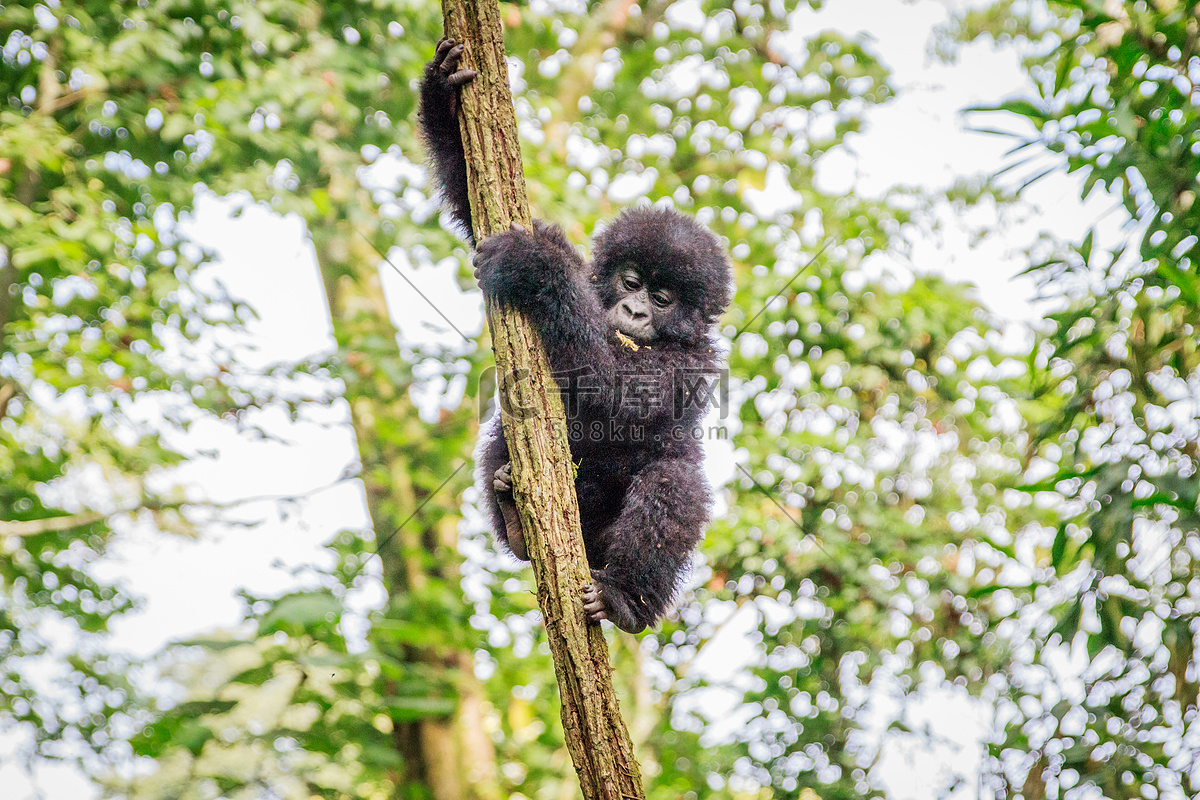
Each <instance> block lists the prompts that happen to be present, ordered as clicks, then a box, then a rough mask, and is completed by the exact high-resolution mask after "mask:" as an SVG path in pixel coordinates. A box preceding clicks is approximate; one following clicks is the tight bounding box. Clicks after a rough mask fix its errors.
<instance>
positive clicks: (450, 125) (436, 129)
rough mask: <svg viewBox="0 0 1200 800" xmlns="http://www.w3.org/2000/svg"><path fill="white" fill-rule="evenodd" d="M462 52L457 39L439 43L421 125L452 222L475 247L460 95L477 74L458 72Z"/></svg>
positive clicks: (426, 81) (424, 89)
mask: <svg viewBox="0 0 1200 800" xmlns="http://www.w3.org/2000/svg"><path fill="white" fill-rule="evenodd" d="M462 52H463V46H462V45H461V44H456V43H455V42H454V40H453V39H442V40H441V41H440V42H438V46H437V52H436V53H435V54H434V56H433V60H432V61H430V62H429V63H428V64H427V65H426V66H425V77H424V78H423V79H422V80H421V105H420V123H421V136H422V138H424V139H425V146H426V148H427V149H428V150H429V158H430V160H431V161H432V162H433V163H432V164H431V166H432V167H433V180H434V182H435V183H436V184H437V187H438V190H439V191H440V192H441V194H442V199H443V201H445V203H446V207H447V209H448V210H449V211H450V217H451V222H452V223H453V226H454V227H455V228H457V229H458V230H459V232H460V233H462V235H463V236H464V237H465V238H466V239H467V241H468V242H470V243H471V244H475V233H474V229H473V228H472V227H471V201H470V199H469V197H468V195H467V160H466V155H465V153H464V151H463V143H462V134H461V133H460V132H459V130H458V92H459V89H460V88H461V87H462V86H463V84H465V83H467V82H468V81H470V80H472V79H473V78H474V77H475V72H474V71H473V70H469V69H458V60H459V59H460V58H461V57H462Z"/></svg>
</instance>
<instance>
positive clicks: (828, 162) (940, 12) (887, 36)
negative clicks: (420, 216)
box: [0, 0, 1113, 800]
mask: <svg viewBox="0 0 1200 800" xmlns="http://www.w3.org/2000/svg"><path fill="white" fill-rule="evenodd" d="M948 5H949V4H947V3H941V2H932V0H925V1H924V2H916V3H903V2H898V1H897V0H872V1H867V0H862V1H861V2H855V1H854V0H842V1H841V2H829V3H827V4H826V8H825V9H824V10H823V11H821V12H819V13H813V12H809V11H805V12H803V13H801V14H799V15H798V18H797V25H796V30H797V31H799V32H800V34H802V35H803V34H811V33H813V32H816V31H819V30H823V29H827V28H833V29H837V30H841V31H843V32H847V33H857V32H863V33H865V34H866V35H867V36H868V37H870V39H872V40H873V41H872V43H871V44H870V47H871V49H872V50H874V52H876V53H877V54H879V55H880V56H881V58H882V59H883V61H884V63H885V64H886V65H887V66H888V67H889V68H890V69H891V70H892V71H893V82H894V84H895V85H896V86H897V87H898V89H899V97H898V98H897V99H896V100H893V101H892V102H891V103H890V104H888V105H887V106H885V107H883V108H881V109H877V110H875V111H873V112H872V113H871V115H870V117H869V127H868V128H867V130H866V131H865V132H864V133H863V134H860V135H857V136H854V137H853V138H852V139H851V140H850V141H849V143H848V147H846V148H845V149H844V151H843V152H841V153H835V154H832V155H830V156H828V157H827V158H826V159H825V160H824V164H823V167H822V172H821V174H820V175H819V181H820V184H821V186H822V188H826V189H829V190H831V191H845V190H847V189H850V188H854V189H856V190H857V191H859V192H861V193H864V194H871V195H874V194H878V193H881V192H883V191H884V190H885V189H887V188H888V187H889V186H892V185H895V184H908V185H913V186H920V187H924V188H927V189H938V188H941V187H945V186H947V185H949V184H950V183H952V182H953V181H954V179H955V178H956V177H958V176H964V175H975V174H980V173H987V172H991V171H994V170H996V169H997V168H999V167H1000V166H1001V164H1002V159H1001V155H1002V153H1003V152H1004V150H1005V149H1006V148H1007V147H1009V146H1011V144H1010V143H1007V142H1005V141H1003V140H1000V139H997V138H995V137H987V136H982V135H977V134H971V133H967V132H966V130H965V121H964V119H963V118H962V116H961V115H960V113H959V109H961V108H963V107H966V106H969V105H973V104H977V103H995V102H998V101H1000V100H1002V99H1003V98H1005V97H1008V96H1012V95H1016V94H1027V93H1028V90H1027V86H1026V83H1025V78H1024V75H1023V73H1022V72H1021V70H1020V68H1019V65H1018V62H1017V56H1016V54H1015V53H1014V52H1012V50H1004V51H1000V52H996V51H994V50H992V48H991V47H990V45H987V44H977V45H974V46H972V47H969V48H966V49H965V50H964V51H963V52H962V54H961V57H960V60H959V62H958V63H957V64H955V65H950V66H946V65H942V64H940V63H936V62H935V61H933V60H932V59H931V58H930V57H928V56H927V48H928V43H929V41H930V33H931V30H932V28H933V27H934V26H935V25H937V24H940V23H942V22H944V21H945V20H946V18H947V8H948ZM1077 187H1078V184H1077V182H1076V181H1075V180H1074V179H1072V178H1067V177H1066V176H1062V175H1056V176H1052V177H1050V178H1048V179H1046V180H1044V181H1043V182H1042V183H1040V184H1039V185H1038V186H1037V187H1036V192H1035V194H1034V200H1035V202H1036V203H1037V204H1038V206H1040V213H1037V214H1032V215H1029V217H1028V219H1027V220H1026V221H1024V222H1021V223H1019V224H1017V225H1016V226H1015V227H1013V228H1011V229H1009V230H1008V231H1007V232H1006V234H1005V235H1004V236H1003V237H991V238H989V239H987V240H985V241H984V242H983V243H976V244H972V241H971V237H970V230H972V229H973V228H975V227H977V226H979V225H981V224H988V223H994V222H995V210H994V209H989V208H983V209H978V210H974V211H972V212H971V213H970V214H968V215H967V216H966V218H964V219H959V218H956V217H954V216H953V215H952V214H947V215H945V218H944V220H943V222H944V223H945V229H944V230H943V231H942V233H941V236H940V237H932V236H923V237H921V238H919V239H917V240H916V241H915V242H914V243H913V245H914V246H913V258H912V262H913V264H914V265H916V266H917V268H919V269H920V270H924V271H929V272H938V273H942V274H944V275H946V276H947V277H948V278H950V279H953V280H956V281H968V282H973V283H974V284H975V285H976V286H978V287H979V289H980V295H979V296H980V297H982V298H983V299H984V301H985V302H986V304H987V305H988V306H989V307H991V308H992V309H993V310H994V311H995V312H996V313H997V314H998V315H1000V316H1001V317H1003V318H1006V319H1009V320H1033V319H1036V318H1038V317H1039V316H1040V314H1039V313H1038V311H1037V310H1036V309H1035V308H1034V307H1033V306H1032V305H1031V303H1030V299H1031V297H1032V295H1033V286H1032V284H1031V283H1030V282H1029V281H1028V280H1013V279H1012V276H1013V275H1014V274H1015V273H1016V272H1017V271H1018V270H1019V269H1021V267H1022V264H1021V262H1020V260H1019V255H1020V253H1019V250H1020V248H1021V247H1022V246H1024V245H1027V244H1028V243H1029V242H1031V241H1032V240H1033V238H1034V236H1035V235H1036V233H1037V232H1038V230H1039V229H1041V228H1043V227H1045V228H1051V229H1053V230H1054V231H1055V232H1056V233H1057V234H1059V235H1061V236H1067V237H1081V236H1082V234H1083V232H1084V231H1085V230H1086V229H1087V227H1088V226H1089V225H1090V224H1092V223H1093V222H1094V221H1095V220H1096V219H1097V218H1098V217H1099V216H1100V215H1102V214H1104V213H1105V212H1107V211H1108V210H1109V209H1110V208H1112V206H1113V201H1112V200H1110V199H1108V198H1103V197H1101V198H1099V199H1098V200H1097V201H1095V202H1093V203H1089V204H1088V206H1087V207H1084V206H1083V205H1082V204H1081V203H1080V202H1079V201H1078V199H1077V197H1078V194H1077V192H1078V188H1077ZM227 208H228V207H227V205H226V204H224V203H223V202H221V201H219V200H217V199H215V198H207V199H204V200H203V201H202V202H201V203H200V204H199V206H198V210H197V215H196V220H195V223H194V225H193V231H194V233H195V236H196V238H197V239H199V240H200V241H202V242H203V243H204V244H206V245H209V246H214V247H217V248H218V249H219V251H220V253H221V258H222V262H221V264H220V266H219V267H217V268H216V270H217V271H218V273H219V275H220V277H221V279H222V280H223V281H224V282H225V283H226V285H227V286H228V287H229V289H230V290H231V292H232V293H233V294H234V295H235V296H240V297H242V298H244V299H246V300H247V301H249V302H250V303H251V304H252V305H253V306H254V307H255V308H256V309H257V310H258V312H259V313H260V315H261V320H260V321H259V322H257V323H255V324H254V325H252V327H251V331H252V333H253V336H254V338H255V340H256V344H257V346H258V347H259V348H260V351H261V354H262V357H263V358H264V359H266V360H274V359H282V358H298V357H302V356H304V355H307V354H310V353H316V352H323V351H328V350H329V349H330V348H331V347H332V345H333V342H332V338H331V336H330V333H329V322H328V318H327V314H326V311H325V307H324V300H323V296H322V289H321V286H320V282H319V280H318V277H317V273H316V268H315V265H314V262H313V258H312V252H311V247H310V245H309V243H308V242H307V241H306V240H305V239H304V237H303V234H304V231H303V229H302V226H301V224H300V223H299V222H298V221H297V220H294V219H281V218H278V217H275V216H273V215H271V214H270V213H268V212H266V211H264V210H262V209H259V208H250V209H248V210H247V211H246V212H245V213H244V214H243V215H242V216H241V217H240V218H238V219H231V218H230V217H229V216H228V213H227ZM393 261H395V262H396V263H397V264H398V265H399V266H401V268H403V269H405V270H406V272H407V274H408V275H409V277H410V278H411V279H412V280H413V282H414V283H415V284H416V285H417V286H418V287H420V289H421V290H422V291H423V292H424V293H425V294H426V295H427V296H429V297H430V298H431V299H432V300H433V302H434V303H436V304H438V305H439V306H440V307H442V308H454V309H456V311H457V310H459V309H463V310H464V311H463V314H461V315H460V316H467V317H468V318H469V319H468V324H469V325H470V326H471V327H472V328H473V330H478V327H479V325H480V322H479V316H478V314H479V312H478V306H479V300H478V296H477V294H476V293H469V294H466V295H464V294H463V293H462V292H461V291H460V290H459V289H458V287H457V286H456V285H455V284H454V282H453V279H452V274H453V266H452V265H450V264H445V265H442V266H441V267H440V268H432V269H425V270H413V269H412V268H411V267H409V266H408V265H407V264H405V263H402V262H401V261H398V260H396V259H395V258H393ZM876 266H879V267H882V268H892V269H898V270H900V271H904V270H906V269H907V267H906V266H905V265H900V264H881V265H876ZM383 277H384V281H385V287H386V290H387V296H388V301H389V303H390V304H392V307H393V315H394V317H395V318H397V319H398V321H399V325H400V327H401V329H402V330H403V331H404V332H406V333H407V334H408V335H409V336H420V335H421V333H420V332H421V331H422V330H423V329H424V327H425V325H426V324H427V323H430V324H434V325H437V326H440V325H441V321H440V319H438V318H437V316H436V315H435V314H434V312H433V311H432V310H431V309H430V308H429V307H428V306H427V305H426V304H425V302H424V301H422V300H421V299H420V298H419V297H418V296H417V295H416V294H415V293H414V292H412V290H411V289H410V288H409V287H408V286H407V285H406V284H404V283H403V282H402V281H401V280H400V279H399V278H398V277H397V276H395V275H393V274H391V270H390V268H388V267H385V268H384V270H383ZM467 310H469V313H467ZM464 330H466V329H465V328H464ZM466 332H467V333H468V335H470V334H471V333H472V330H466ZM325 416H326V421H328V422H338V421H340V420H345V418H346V414H345V408H344V406H338V405H335V406H334V407H332V408H330V409H327V411H326V415H325ZM268 418H269V419H270V421H271V426H272V429H273V430H276V431H278V432H279V434H280V435H282V436H284V437H285V438H287V439H288V440H289V442H290V443H289V444H286V445H284V444H278V443H262V442H247V441H245V440H244V439H241V438H239V437H237V436H236V435H234V434H233V433H232V432H231V431H230V430H229V429H228V428H227V427H225V426H222V425H219V424H215V423H208V424H203V425H200V426H197V430H196V431H195V432H194V433H193V434H192V435H193V436H194V437H195V442H196V444H197V446H203V447H209V448H212V447H216V448H219V450H220V452H221V457H220V458H219V459H218V460H217V461H216V462H208V463H199V464H195V465H189V466H188V467H186V468H185V470H184V471H183V475H184V476H185V477H186V479H187V480H188V481H190V482H192V483H193V484H194V486H195V487H196V488H195V491H196V492H197V493H198V494H199V495H207V496H208V497H211V498H212V499H215V500H221V501H228V500H233V499H235V498H238V497H245V496H260V495H301V494H305V493H307V492H308V491H310V490H311V489H313V488H314V487H322V486H327V485H329V484H331V483H333V482H334V481H335V480H336V478H337V477H338V475H339V474H340V473H341V472H342V471H343V469H344V468H346V467H347V465H350V464H353V463H354V462H355V461H356V460H357V456H356V453H355V450H354V444H353V439H352V436H351V434H350V432H349V430H348V428H347V427H346V426H344V425H338V426H335V427H320V426H317V425H313V424H301V425H294V424H290V423H288V422H287V421H286V420H285V419H284V418H283V415H282V414H277V413H274V412H270V413H269V415H268ZM722 457H723V458H727V455H724V456H722ZM714 471H717V472H727V471H729V470H728V468H720V467H718V468H717V469H715V470H714ZM298 512H299V513H295V514H293V515H292V516H290V517H289V518H288V519H287V520H283V521H281V520H280V519H279V518H278V517H277V516H276V514H275V506H274V505H273V504H271V503H261V502H260V503H255V504H252V505H248V506H246V507H245V508H244V510H243V511H242V513H241V514H240V516H241V518H243V519H246V520H255V519H260V520H261V524H259V525H257V526H256V527H251V528H240V527H238V528H228V527H220V526H217V527H213V528H212V529H210V530H207V531H205V532H204V534H203V536H202V537H201V538H200V539H199V540H198V541H188V540H182V539H178V538H170V537H166V536H163V535H161V534H156V533H153V532H140V533H137V532H135V533H134V534H133V535H131V536H129V537H127V538H125V539H124V540H123V541H121V543H120V544H119V545H118V546H117V547H116V549H115V551H114V553H113V556H112V558H111V559H109V560H108V561H107V562H106V563H105V564H104V565H103V569H102V573H103V575H104V576H106V577H110V578H112V579H119V580H122V581H124V582H125V583H126V584H127V585H128V587H129V588H130V590H132V591H133V592H134V593H135V594H138V595H141V596H142V597H144V598H145V603H144V605H143V607H142V609H141V610H140V611H139V612H138V613H136V614H132V615H129V616H127V617H125V618H124V619H122V620H120V621H118V622H117V623H116V624H115V626H114V632H115V640H114V644H115V645H116V646H118V647H120V648H123V649H126V650H128V651H130V652H132V653H136V654H150V653H152V652H154V651H156V650H157V649H159V648H160V647H161V646H162V645H163V644H164V643H165V642H167V641H168V640H171V639H178V638H185V637H188V636H191V635H194V634H197V633H201V632H204V631H208V630H211V629H213V628H216V627H221V626H229V625H232V624H234V623H235V622H237V620H238V617H239V609H238V602H237V600H236V598H235V595H234V593H235V591H236V590H237V589H238V588H239V587H248V588H249V589H251V590H252V591H254V592H256V593H273V592H282V591H285V590H287V589H288V588H290V587H293V586H295V585H296V579H294V578H293V577H292V576H291V575H290V573H289V572H288V571H287V570H286V569H282V568H279V567H278V566H273V565H275V564H277V562H282V563H283V564H285V565H299V564H305V563H313V562H324V561H325V557H324V555H323V554H322V552H321V549H320V548H321V545H322V544H323V543H324V542H326V541H327V540H328V539H329V538H330V536H331V535H332V534H333V533H334V532H335V531H337V530H339V529H341V528H343V527H360V526H364V525H365V523H366V512H365V508H364V503H363V497H362V493H361V488H360V486H359V485H358V484H357V482H353V481H351V482H343V483H341V484H338V485H336V486H334V487H333V488H330V489H327V490H325V491H323V492H321V493H319V494H318V495H316V496H315V497H314V498H313V499H312V501H311V502H309V503H308V504H307V505H306V506H304V507H302V508H301V509H298ZM962 709H963V712H964V713H962V714H960V715H957V716H956V718H955V720H954V721H953V724H955V725H957V726H959V727H958V728H955V729H954V730H949V731H947V733H949V734H950V735H951V736H953V737H954V738H956V739H957V740H958V741H960V742H961V741H967V742H973V741H977V739H978V736H979V735H980V732H981V731H982V730H983V723H984V720H983V718H982V717H981V716H980V714H979V713H976V712H975V711H972V710H971V709H969V708H968V707H967V706H963V707H962ZM939 724H942V723H941V722H939ZM6 741H8V740H6V738H5V737H3V736H0V786H3V787H5V788H6V791H5V797H6V798H10V800H25V798H32V797H33V796H34V794H33V789H32V787H30V786H29V785H28V782H27V781H26V780H25V779H24V778H23V777H22V776H21V775H20V774H19V773H18V771H17V769H16V767H15V765H13V764H12V759H6V758H5V757H4V754H5V752H6V751H7V750H8V748H9V747H10V746H11V744H9V745H7V746H6ZM942 757H944V754H942V755H936V754H932V753H922V752H902V751H899V750H898V751H897V752H894V753H888V754H887V755H886V757H885V759H886V762H887V763H891V762H892V761H894V762H896V763H895V764H894V765H893V766H890V767H889V768H888V771H889V774H891V773H892V770H895V773H894V774H895V775H897V776H899V777H897V778H896V779H895V780H894V781H889V782H890V783H893V784H894V787H893V788H894V789H895V790H896V794H897V796H898V797H913V798H918V797H928V796H931V794H930V793H931V792H932V791H933V790H934V789H935V788H936V787H938V786H942V785H944V784H943V783H942V782H941V781H940V780H939V779H938V760H937V759H940V758H942ZM956 758H962V759H967V760H968V762H970V760H971V759H974V761H975V762H977V760H978V752H977V748H967V749H966V750H965V751H964V752H962V753H960V754H958V756H956ZM931 759H934V760H933V761H932V762H931ZM970 763H974V762H970ZM39 783H40V785H41V790H42V792H43V794H42V796H43V797H45V798H47V800H76V799H77V798H86V797H88V796H89V792H87V791H86V790H85V787H83V786H82V785H81V784H80V783H79V779H78V778H77V777H75V776H73V774H72V773H71V772H70V771H69V770H63V769H46V770H43V771H42V772H41V774H40V780H39Z"/></svg>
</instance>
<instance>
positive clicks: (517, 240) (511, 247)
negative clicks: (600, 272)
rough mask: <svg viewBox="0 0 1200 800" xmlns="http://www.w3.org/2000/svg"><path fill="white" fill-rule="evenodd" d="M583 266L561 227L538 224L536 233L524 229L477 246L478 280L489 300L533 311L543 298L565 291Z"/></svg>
mask: <svg viewBox="0 0 1200 800" xmlns="http://www.w3.org/2000/svg"><path fill="white" fill-rule="evenodd" d="M580 263H581V259H580V257H579V254H578V253H577V252H576V251H575V249H574V248H573V247H571V244H570V242H568V241H567V237H566V236H565V235H564V234H563V232H562V230H561V229H560V228H559V227H558V226H557V225H550V224H548V223H545V222H542V221H541V220H537V221H535V222H534V224H533V231H532V232H530V231H527V230H525V228H523V227H522V226H520V225H517V224H515V223H514V224H513V226H512V228H511V229H509V230H507V231H504V232H503V233H497V234H495V235H493V236H489V237H487V238H486V239H484V240H483V241H482V242H480V243H479V244H478V245H477V246H476V250H475V259H474V264H475V277H476V278H477V279H478V280H479V288H481V289H483V292H484V294H485V295H487V296H488V297H494V298H495V299H497V300H499V301H500V302H501V303H503V304H505V305H510V306H514V307H516V308H520V309H522V310H525V311H529V310H531V309H532V308H533V307H534V306H535V305H536V303H537V301H538V299H539V297H541V296H549V295H552V294H553V293H555V292H557V291H562V287H563V281H564V279H566V277H567V274H568V272H569V271H571V270H572V269H573V268H575V267H576V266H578V265H579V264H580Z"/></svg>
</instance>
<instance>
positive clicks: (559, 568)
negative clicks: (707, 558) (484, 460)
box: [442, 0, 645, 800]
mask: <svg viewBox="0 0 1200 800" xmlns="http://www.w3.org/2000/svg"><path fill="white" fill-rule="evenodd" d="M442 12H443V14H444V17H445V29H446V33H447V34H448V35H449V36H452V37H453V38H454V39H456V40H457V41H459V42H463V43H465V45H466V52H465V54H464V59H463V62H464V63H463V66H464V67H469V68H471V69H474V70H476V71H477V72H478V77H477V78H476V79H475V80H474V81H472V82H471V83H470V84H468V85H467V87H466V88H465V90H464V91H463V95H462V103H461V108H462V111H461V116H460V125H461V129H462V135H463V145H464V149H465V151H466V157H467V175H468V182H469V186H470V196H471V217H472V219H473V220H474V224H475V235H476V238H477V239H482V238H483V237H485V236H487V235H488V234H491V233H497V232H500V231H504V230H507V229H508V228H509V227H510V226H511V224H512V223H514V222H517V223H520V224H522V225H525V226H526V227H527V228H528V227H529V226H530V215H529V203H528V200H527V198H526V195H525V176H524V173H523V172H522V170H521V150H520V144H519V141H518V139H517V121H516V115H515V114H514V112H513V105H512V96H511V94H510V93H509V88H508V67H507V64H506V63H505V60H504V39H503V35H502V31H501V28H500V10H499V5H498V3H497V1H496V0H443V2H442ZM487 315H488V325H489V326H490V327H491V331H492V342H493V346H494V347H495V351H496V370H497V373H498V375H499V377H500V391H501V393H502V394H503V396H504V399H505V401H506V402H504V403H501V408H502V410H503V411H502V413H503V414H504V416H503V422H504V436H505V439H506V440H507V441H508V449H509V453H510V454H511V457H512V465H513V494H514V496H515V498H516V502H517V508H518V510H519V511H520V514H521V523H522V525H523V526H524V529H525V541H526V545H527V546H528V549H529V557H530V560H531V561H532V563H533V572H534V579H535V581H536V582H537V588H538V603H539V604H540V606H541V609H542V617H543V619H544V621H545V624H546V634H547V638H548V640H549V643H550V652H551V655H552V656H553V658H554V668H555V673H556V674H557V676H558V687H559V693H560V695H561V697H562V722H563V733H564V735H565V738H566V743H567V749H568V750H569V751H570V753H571V759H572V760H573V761H574V763H575V771H576V772H577V773H578V774H579V783H580V786H581V787H582V788H583V796H584V798H585V800H637V799H638V798H644V797H645V791H644V790H643V789H642V779H641V774H640V770H639V769H638V765H637V761H636V760H635V759H634V756H633V745H632V743H631V742H630V740H629V733H628V731H626V729H625V723H624V721H622V719H621V714H620V711H619V709H618V708H617V699H616V695H615V694H614V693H613V686H612V670H611V668H610V665H609V660H608V645H607V643H606V642H605V641H604V635H603V633H602V632H601V630H600V626H598V625H590V624H589V623H588V620H587V618H586V617H585V615H584V611H583V601H582V599H581V594H582V591H583V587H584V586H585V585H586V584H587V583H589V582H590V580H591V579H590V573H589V571H588V567H587V556H586V555H585V553H584V547H583V537H582V535H581V534H580V529H579V507H578V505H577V503H576V500H575V476H574V470H573V468H572V463H571V451H570V447H569V446H568V444H567V432H566V427H565V425H564V422H563V408H562V402H561V400H560V398H559V394H558V386H557V385H556V384H555V382H554V379H553V378H552V376H551V375H550V367H549V364H548V363H547V361H546V356H545V353H544V352H543V350H542V347H541V344H540V343H539V342H538V340H537V335H536V334H535V333H534V331H533V329H532V328H531V327H530V325H529V323H528V321H527V320H525V319H523V318H522V317H521V316H520V315H518V314H516V313H514V312H512V311H510V310H508V309H502V308H500V307H498V306H497V305H496V304H494V303H492V302H488V304H487Z"/></svg>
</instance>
